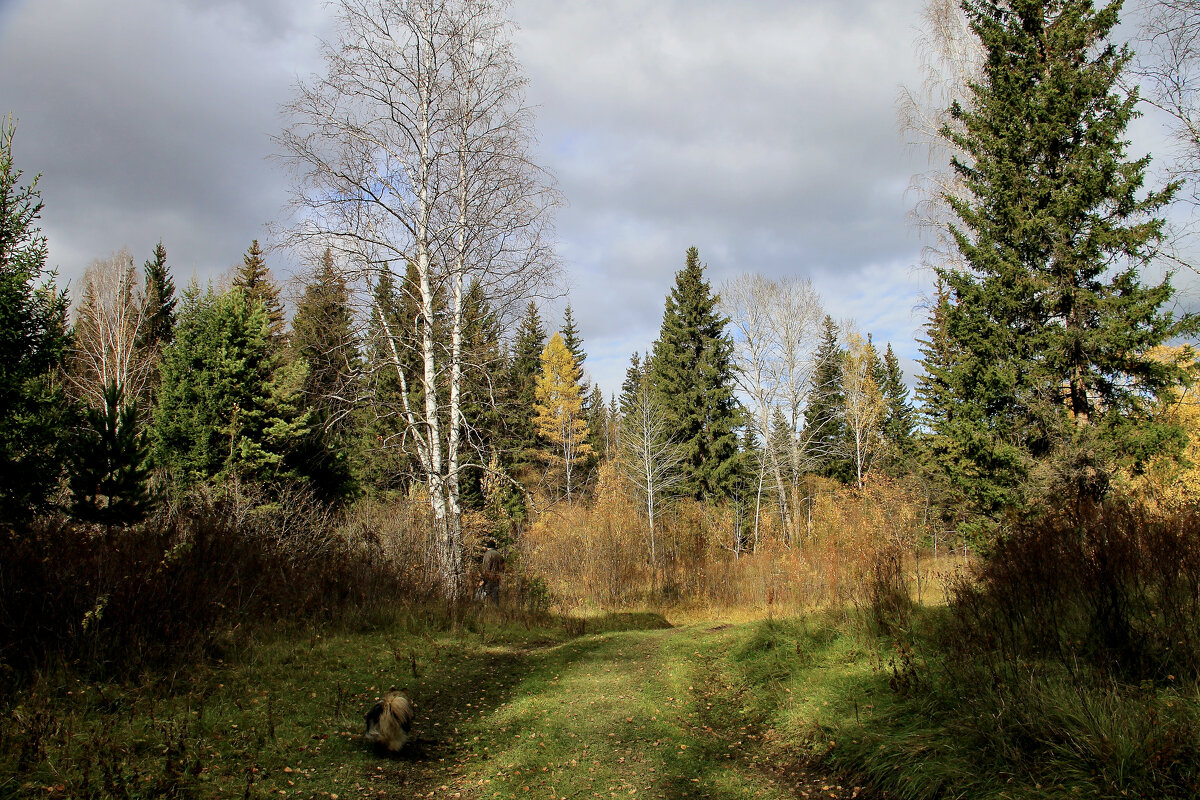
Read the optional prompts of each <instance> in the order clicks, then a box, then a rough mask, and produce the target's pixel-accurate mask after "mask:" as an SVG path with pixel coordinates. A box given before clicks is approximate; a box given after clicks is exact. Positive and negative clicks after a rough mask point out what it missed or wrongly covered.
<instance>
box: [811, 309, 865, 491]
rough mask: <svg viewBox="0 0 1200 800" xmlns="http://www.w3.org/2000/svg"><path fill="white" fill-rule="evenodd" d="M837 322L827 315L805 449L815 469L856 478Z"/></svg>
mask: <svg viewBox="0 0 1200 800" xmlns="http://www.w3.org/2000/svg"><path fill="white" fill-rule="evenodd" d="M838 334H839V330H838V326H837V324H836V323H835V322H834V321H833V318H832V317H830V316H829V315H826V316H825V322H824V330H823V332H822V334H821V344H820V345H819V346H818V347H817V352H816V356H815V358H816V364H817V366H816V369H814V370H813V375H812V386H811V387H810V388H809V393H808V406H807V408H806V409H805V411H804V431H803V434H802V436H803V439H804V450H805V453H806V460H807V462H808V465H809V467H810V468H811V469H812V471H813V472H815V473H817V474H818V475H823V476H824V477H826V478H834V479H835V480H839V481H841V482H842V483H849V482H850V481H852V480H854V473H855V469H854V460H853V459H852V458H851V444H850V433H849V427H848V426H847V424H846V393H845V389H844V388H843V384H842V363H843V361H844V351H843V350H842V345H841V343H840V342H839V340H838Z"/></svg>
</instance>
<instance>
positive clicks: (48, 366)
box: [0, 116, 69, 525]
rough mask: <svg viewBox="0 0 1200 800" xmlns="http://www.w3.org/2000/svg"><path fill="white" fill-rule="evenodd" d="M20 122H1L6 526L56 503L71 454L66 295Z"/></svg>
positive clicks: (0, 340) (0, 515) (1, 505)
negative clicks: (17, 140)
mask: <svg viewBox="0 0 1200 800" xmlns="http://www.w3.org/2000/svg"><path fill="white" fill-rule="evenodd" d="M15 132H16V126H15V124H14V123H13V121H12V117H11V116H10V117H9V118H8V119H7V120H0V525H3V524H5V523H11V522H14V521H17V520H22V519H25V518H27V517H29V516H31V515H32V514H34V513H36V512H39V511H42V510H45V509H46V508H48V507H49V505H50V493H51V491H52V490H53V489H54V487H55V485H56V484H57V483H58V479H59V476H60V475H61V473H62V466H63V461H64V459H65V458H66V456H67V453H68V441H67V438H66V436H65V431H66V427H67V424H68V422H69V413H68V411H69V409H68V405H67V403H66V398H65V396H64V394H63V392H62V389H61V386H60V385H59V381H58V380H57V379H56V375H57V374H58V372H59V369H60V367H61V366H62V364H63V359H64V357H65V354H66V350H67V341H68V337H67V324H66V314H67V296H66V292H65V291H61V290H59V289H57V288H56V287H55V286H54V273H53V272H51V271H50V270H48V269H46V255H47V249H46V237H45V236H44V235H42V232H41V230H40V229H39V228H38V227H37V225H36V222H37V220H38V218H39V217H40V216H41V211H42V199H41V194H40V193H39V191H38V188H37V183H38V178H37V177H36V176H35V177H34V178H33V180H31V181H30V182H29V183H28V184H26V185H21V170H19V169H17V168H16V166H15V164H14V163H13V154H12V142H13V136H14V134H15Z"/></svg>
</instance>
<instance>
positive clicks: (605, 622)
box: [562, 611, 674, 636]
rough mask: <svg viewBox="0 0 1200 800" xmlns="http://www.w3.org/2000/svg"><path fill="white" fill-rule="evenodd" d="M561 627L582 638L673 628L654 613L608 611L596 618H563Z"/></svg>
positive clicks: (662, 617) (661, 616) (663, 618)
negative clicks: (583, 636) (600, 634)
mask: <svg viewBox="0 0 1200 800" xmlns="http://www.w3.org/2000/svg"><path fill="white" fill-rule="evenodd" d="M562 620H563V625H564V626H565V627H566V628H567V631H568V632H569V633H572V634H574V635H578V636H582V635H587V634H596V633H620V632H623V631H659V630H666V629H667V628H672V627H674V626H673V625H671V623H670V622H667V618H666V617H664V616H663V615H662V614H659V613H657V612H654V611H610V612H608V613H605V614H603V615H601V616H598V617H575V616H564V617H563V618H562Z"/></svg>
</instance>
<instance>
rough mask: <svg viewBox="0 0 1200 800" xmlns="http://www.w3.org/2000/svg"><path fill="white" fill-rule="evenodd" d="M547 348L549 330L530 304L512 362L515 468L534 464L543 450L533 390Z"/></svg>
mask: <svg viewBox="0 0 1200 800" xmlns="http://www.w3.org/2000/svg"><path fill="white" fill-rule="evenodd" d="M545 349H546V330H545V328H543V327H542V317H541V315H540V314H539V313H538V307H537V304H536V303H534V302H533V301H530V303H529V305H528V306H527V307H526V308H525V315H524V316H523V317H522V318H521V321H520V323H518V325H517V333H516V335H515V336H514V337H513V343H512V359H511V361H510V362H509V373H508V384H509V386H508V395H509V398H510V404H509V408H508V413H507V414H506V417H507V419H506V427H507V429H508V437H507V438H508V441H507V442H506V447H505V449H506V450H507V451H508V456H509V462H510V463H511V464H512V465H513V466H521V465H527V464H529V463H531V462H532V461H533V460H534V459H535V458H536V453H537V451H538V448H539V447H540V445H539V443H538V435H537V431H536V430H535V429H534V426H533V414H534V411H533V404H534V403H535V402H536V397H535V395H534V390H535V387H536V385H537V376H538V375H539V374H540V373H541V357H542V351H543V350H545Z"/></svg>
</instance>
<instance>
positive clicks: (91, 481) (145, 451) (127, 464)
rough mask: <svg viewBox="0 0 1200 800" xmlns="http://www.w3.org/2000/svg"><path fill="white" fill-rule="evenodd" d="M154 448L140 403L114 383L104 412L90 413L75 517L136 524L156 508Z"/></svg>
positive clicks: (79, 441)
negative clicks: (152, 470)
mask: <svg viewBox="0 0 1200 800" xmlns="http://www.w3.org/2000/svg"><path fill="white" fill-rule="evenodd" d="M149 455H150V445H149V440H148V438H147V436H146V433H145V431H144V430H143V429H142V426H141V422H140V420H139V417H138V409H137V404H136V403H135V402H126V400H125V398H124V397H123V395H122V392H121V390H120V388H118V386H117V384H116V383H115V382H110V383H109V384H108V385H107V386H105V387H104V405H103V407H102V408H90V409H88V410H87V412H86V426H85V427H84V428H83V430H82V432H81V433H80V434H79V435H78V436H77V437H76V441H75V447H74V452H73V458H72V464H71V478H70V484H71V494H72V498H73V500H72V505H71V513H72V515H73V516H74V517H76V518H77V519H81V520H83V521H85V522H95V523H98V524H101V525H108V526H112V525H131V524H133V523H135V522H141V521H142V520H143V519H145V518H146V515H147V514H148V513H149V512H150V510H151V509H152V508H153V504H154V500H153V497H152V496H151V494H150V491H149V480H150V466H149Z"/></svg>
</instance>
